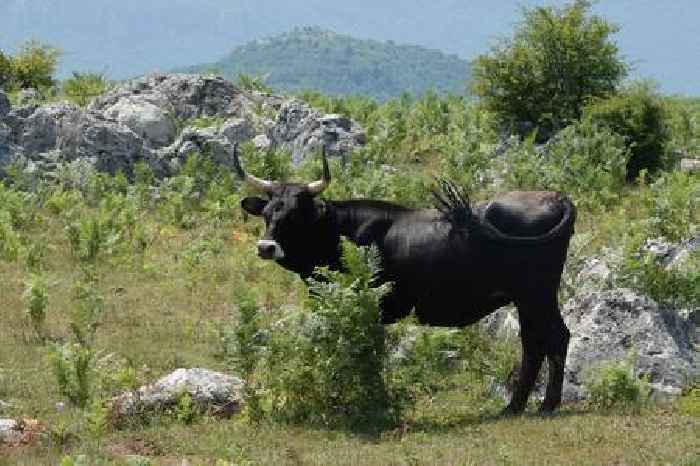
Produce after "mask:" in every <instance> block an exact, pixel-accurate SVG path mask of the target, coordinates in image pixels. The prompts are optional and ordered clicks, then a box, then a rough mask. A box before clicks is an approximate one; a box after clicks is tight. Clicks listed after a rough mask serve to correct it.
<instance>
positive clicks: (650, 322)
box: [562, 288, 700, 400]
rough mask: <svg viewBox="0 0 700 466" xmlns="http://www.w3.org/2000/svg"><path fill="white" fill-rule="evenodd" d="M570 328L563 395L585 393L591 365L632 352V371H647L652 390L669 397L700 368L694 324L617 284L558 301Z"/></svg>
mask: <svg viewBox="0 0 700 466" xmlns="http://www.w3.org/2000/svg"><path fill="white" fill-rule="evenodd" d="M562 314H563V316H564V320H565V322H566V324H567V326H568V327H569V330H570V331H571V341H570V343H569V353H568V357H567V362H566V371H565V376H564V377H565V381H564V398H565V399H567V400H577V399H583V398H585V397H586V391H585V381H586V377H587V376H588V374H589V373H590V371H592V370H595V369H596V368H597V367H600V366H601V365H602V364H604V363H606V362H611V361H613V362H615V361H624V360H625V359H626V358H628V357H630V354H632V355H633V358H634V359H633V360H634V371H635V374H636V375H638V376H642V375H644V376H647V377H648V378H649V382H650V384H651V388H652V394H654V395H656V396H657V397H669V396H670V397H673V396H677V395H679V394H680V393H681V390H682V389H683V388H684V387H685V386H687V384H688V383H689V381H691V380H692V378H693V377H696V376H697V375H698V374H699V369H700V366H699V365H698V364H699V363H700V360H698V355H697V352H696V351H695V348H694V345H695V342H694V338H695V336H694V331H695V329H694V328H693V327H694V326H693V325H692V324H691V323H690V322H689V321H688V320H686V319H683V318H682V317H681V316H680V315H679V314H678V313H677V312H675V311H674V310H672V309H663V308H660V307H659V305H658V304H656V303H655V302H654V301H653V300H652V299H650V298H647V297H645V296H641V295H639V294H637V293H635V292H634V291H631V290H628V289H624V288H620V289H614V290H609V291H593V292H584V293H582V294H581V295H579V296H577V297H574V298H572V299H571V300H569V302H568V303H567V304H566V305H565V306H564V307H563V309H562Z"/></svg>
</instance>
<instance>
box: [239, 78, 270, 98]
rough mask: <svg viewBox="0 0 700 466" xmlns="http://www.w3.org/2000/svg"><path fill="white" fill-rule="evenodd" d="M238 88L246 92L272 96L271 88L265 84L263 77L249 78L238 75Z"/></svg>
mask: <svg viewBox="0 0 700 466" xmlns="http://www.w3.org/2000/svg"><path fill="white" fill-rule="evenodd" d="M237 84H238V87H240V88H241V89H244V90H246V91H257V92H262V93H265V94H272V88H271V87H270V86H268V85H267V84H265V78H264V77H263V76H250V75H248V74H244V73H240V74H239V75H238V83H237Z"/></svg>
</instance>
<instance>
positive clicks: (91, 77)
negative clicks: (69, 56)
mask: <svg viewBox="0 0 700 466" xmlns="http://www.w3.org/2000/svg"><path fill="white" fill-rule="evenodd" d="M108 87H109V83H108V82H107V80H106V79H105V77H104V75H103V74H98V73H78V72H75V71H74V72H73V76H72V77H70V78H68V79H66V80H65V81H63V84H62V88H63V94H65V96H66V97H68V99H69V100H70V101H71V102H74V103H76V104H77V105H80V106H81V107H85V106H87V104H89V103H90V101H91V100H92V99H94V98H95V97H98V96H100V95H102V94H104V93H105V92H106V91H107V89H108Z"/></svg>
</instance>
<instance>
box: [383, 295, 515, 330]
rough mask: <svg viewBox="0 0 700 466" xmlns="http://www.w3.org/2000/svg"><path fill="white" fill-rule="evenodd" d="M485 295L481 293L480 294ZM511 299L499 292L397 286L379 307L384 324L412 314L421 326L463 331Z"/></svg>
mask: <svg viewBox="0 0 700 466" xmlns="http://www.w3.org/2000/svg"><path fill="white" fill-rule="evenodd" d="M484 291H485V290H484ZM511 301H512V300H511V298H510V297H509V296H508V295H507V294H505V293H503V292H499V291H490V292H484V293H476V292H473V290H468V289H466V288H464V287H463V288H462V289H461V290H460V289H459V288H451V289H449V290H446V289H445V288H443V287H436V288H428V287H423V288H420V287H418V286H414V287H412V288H411V289H410V291H409V290H406V288H405V287H401V286H397V287H396V288H395V291H394V292H393V293H392V294H391V295H390V296H388V297H387V299H386V300H385V301H384V305H383V315H384V319H383V320H384V322H385V323H393V322H395V321H397V320H399V319H401V318H403V317H405V316H407V315H408V314H410V313H411V312H412V311H413V312H415V314H416V317H417V318H418V321H419V322H420V323H421V324H424V325H432V326H442V327H463V326H466V325H470V324H473V323H475V322H477V321H479V320H480V319H482V318H483V317H485V316H487V315H489V314H491V313H492V312H494V311H495V310H496V309H498V308H500V307H503V306H505V305H507V304H509V303H510V302H511Z"/></svg>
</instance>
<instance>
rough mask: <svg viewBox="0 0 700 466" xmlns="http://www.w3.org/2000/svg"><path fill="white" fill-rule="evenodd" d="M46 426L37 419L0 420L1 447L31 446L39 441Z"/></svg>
mask: <svg viewBox="0 0 700 466" xmlns="http://www.w3.org/2000/svg"><path fill="white" fill-rule="evenodd" d="M44 430H45V426H44V425H43V424H42V423H41V422H39V421H37V420H36V419H0V445H2V444H9V445H11V446H20V445H29V444H33V443H35V442H36V441H37V440H38V436H39V435H40V434H41V433H42V432H43V431H44Z"/></svg>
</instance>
